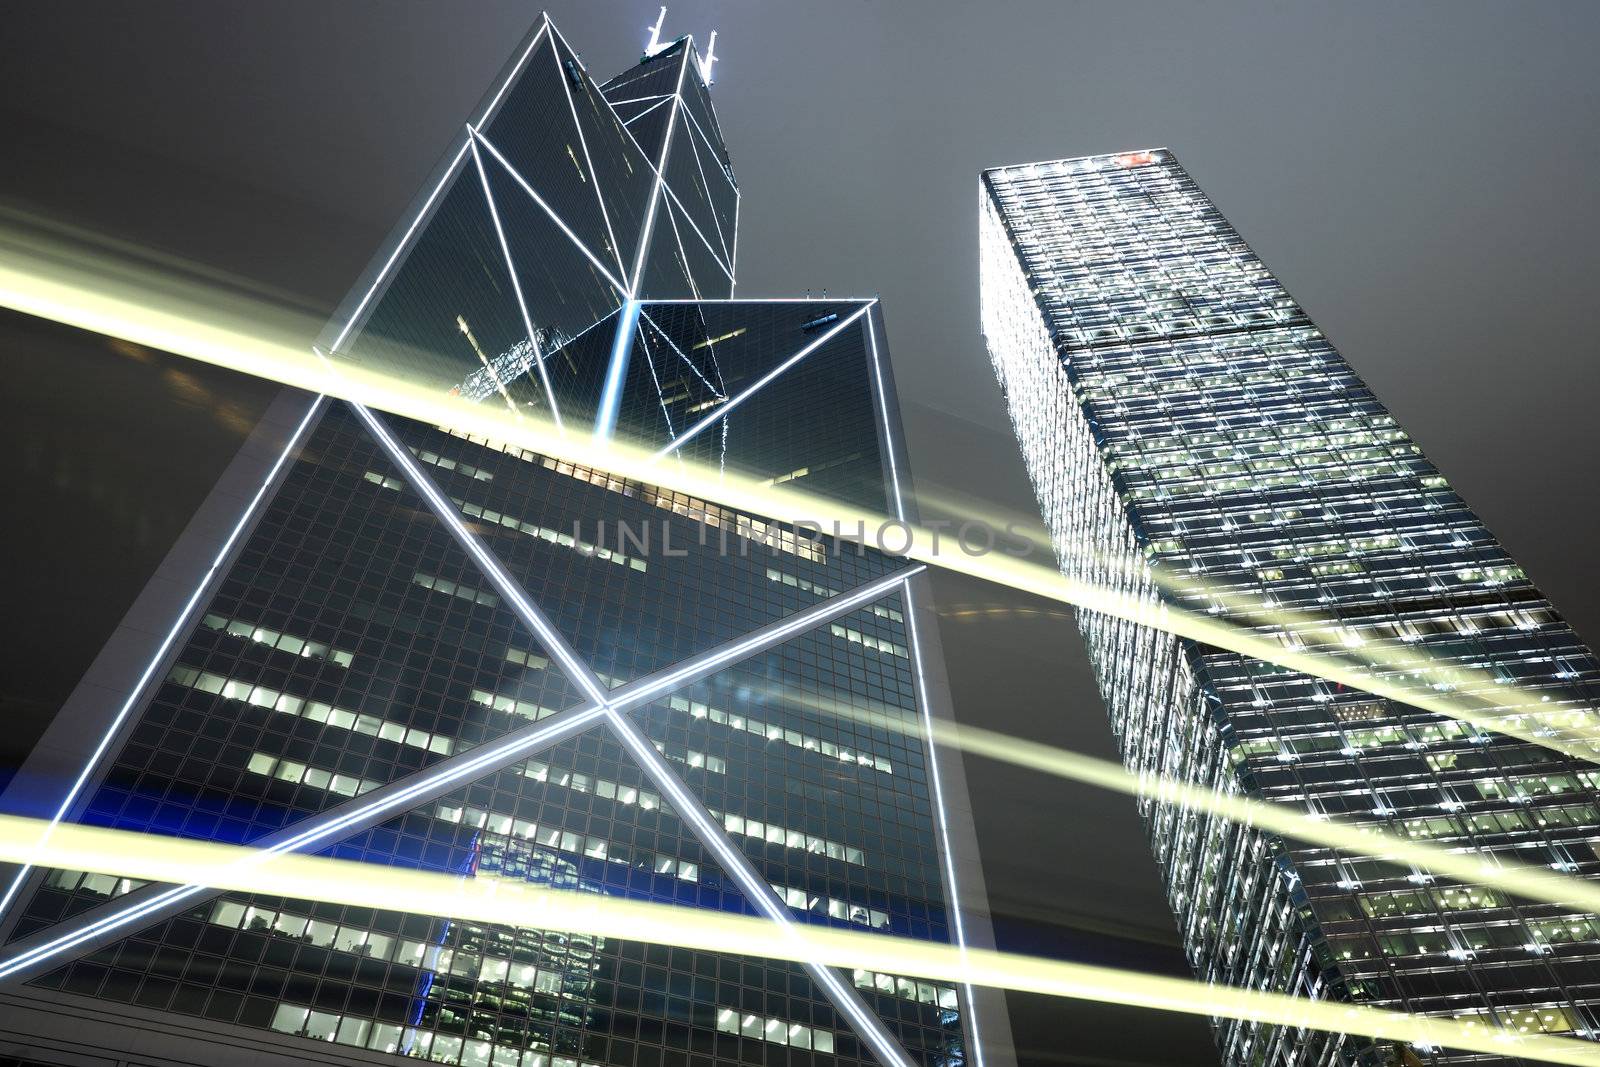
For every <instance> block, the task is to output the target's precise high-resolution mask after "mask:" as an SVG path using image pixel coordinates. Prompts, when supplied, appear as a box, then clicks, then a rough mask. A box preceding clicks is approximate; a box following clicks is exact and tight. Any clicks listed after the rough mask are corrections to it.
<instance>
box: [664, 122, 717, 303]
mask: <svg viewBox="0 0 1600 1067" xmlns="http://www.w3.org/2000/svg"><path fill="white" fill-rule="evenodd" d="M689 151H690V152H693V151H694V146H693V145H690V146H689ZM661 187H662V188H663V189H665V190H666V192H667V195H668V196H669V197H671V198H672V202H673V203H674V204H677V205H678V213H679V214H680V215H682V216H683V218H684V221H685V222H687V223H688V224H689V227H690V229H692V230H694V233H695V236H696V237H698V238H700V243H701V244H703V245H705V246H706V251H707V252H709V253H710V254H711V258H712V260H713V261H714V262H715V263H716V264H717V266H718V267H721V268H722V273H724V274H726V275H727V276H728V280H729V281H730V282H731V281H732V280H733V271H732V270H731V269H730V268H729V267H728V264H727V263H726V262H725V260H726V259H727V258H728V253H727V251H726V250H724V251H723V252H721V253H720V254H719V253H718V252H717V249H716V247H715V246H714V245H713V244H712V243H711V242H710V240H708V239H707V238H706V235H705V234H704V233H703V232H702V231H701V229H700V227H699V225H698V224H697V223H696V222H695V221H694V217H693V216H692V215H690V214H689V209H688V208H686V207H684V206H683V201H682V200H679V199H678V194H677V192H676V191H675V190H674V189H673V188H672V186H671V185H668V184H666V183H665V182H663V183H662V185H661ZM707 207H710V204H709V203H708V204H707ZM711 214H712V216H713V219H712V221H713V222H715V221H716V219H715V217H714V216H715V215H716V211H715V210H714V209H713V210H712V212H711Z"/></svg>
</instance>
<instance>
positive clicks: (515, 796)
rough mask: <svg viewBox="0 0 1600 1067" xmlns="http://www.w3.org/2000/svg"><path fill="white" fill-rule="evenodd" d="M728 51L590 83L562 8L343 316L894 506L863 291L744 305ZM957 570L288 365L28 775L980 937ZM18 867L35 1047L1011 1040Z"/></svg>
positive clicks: (815, 973) (760, 982) (409, 350)
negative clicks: (958, 684) (707, 59)
mask: <svg viewBox="0 0 1600 1067" xmlns="http://www.w3.org/2000/svg"><path fill="white" fill-rule="evenodd" d="M704 71H705V65H704V63H703V61H702V60H701V59H700V57H699V55H698V54H697V52H696V50H695V47H694V44H693V42H692V40H690V39H689V38H682V39H680V40H678V41H675V42H673V43H670V44H667V45H664V46H662V47H658V48H654V49H652V51H651V52H650V53H648V54H647V55H646V56H645V57H644V58H643V59H642V60H641V62H640V64H639V65H638V66H637V67H635V68H633V69H632V70H630V71H628V72H626V73H624V74H622V75H620V76H619V77H617V78H615V79H613V80H611V81H610V82H607V83H605V84H600V83H597V82H596V81H594V80H593V79H592V78H591V77H590V75H589V73H588V72H587V71H586V70H585V69H584V67H583V65H582V64H581V62H580V61H579V60H578V58H577V56H576V55H575V54H574V53H573V51H572V50H571V48H570V47H569V46H568V45H567V43H566V41H565V40H564V39H563V38H562V37H561V35H560V33H559V32H558V31H557V30H556V29H555V27H554V26H553V25H551V24H550V23H549V22H548V20H546V21H542V22H541V23H540V24H539V25H538V26H537V27H535V29H534V30H533V31H532V32H531V33H530V34H529V36H528V37H527V39H526V40H524V41H523V42H522V43H521V44H520V45H519V46H518V48H517V49H516V52H515V53H514V55H513V57H512V59H511V61H510V63H509V65H508V66H507V68H506V70H505V71H503V72H502V74H501V76H500V77H499V78H497V79H496V81H495V82H494V84H493V86H492V87H491V89H490V91H489V93H488V94H487V95H486V97H485V98H484V101H483V103H482V104H481V105H480V106H479V107H478V108H477V109H476V110H475V112H474V113H473V115H471V116H469V117H468V121H467V124H466V126H465V128H464V129H463V131H462V133H461V134H460V136H459V137H458V138H457V140H456V141H455V143H454V144H452V145H451V146H450V148H449V150H448V151H447V152H446V154H445V156H444V159H443V161H442V163H441V164H440V166H439V168H438V170H437V172H436V173H435V175H434V176H433V178H432V179H430V181H429V182H428V184H427V186H426V187H425V188H424V190H423V192H422V193H421V194H420V195H419V197H418V198H417V201H416V202H415V204H414V205H413V208H412V210H411V211H409V212H408V214H407V216H406V217H405V218H404V219H403V220H402V222H401V223H400V225H399V226H398V227H397V228H396V230H395V232H394V234H393V236H392V238H391V240H390V242H389V243H388V245H387V246H386V247H385V248H384V249H383V250H382V251H381V252H380V253H379V254H378V256H377V257H376V258H375V259H374V260H373V264H372V267H371V268H370V270H369V272H368V275H367V276H366V277H365V278H364V279H363V280H362V281H361V282H360V283H359V284H358V285H357V287H356V288H355V290H354V291H353V292H352V294H351V296H350V298H349V300H348V301H347V303H346V305H345V307H344V308H343V309H342V310H341V312H340V313H339V315H338V316H337V317H336V319H335V321H334V322H333V324H332V325H330V327H329V328H328V331H327V333H326V334H325V336H324V337H323V338H322V339H321V340H320V342H319V345H318V349H319V351H321V352H322V353H323V354H324V355H325V356H326V357H327V358H328V359H330V360H333V361H335V362H339V361H346V362H349V363H353V364H357V365H360V366H364V367H379V368H382V369H385V370H388V371H390V372H395V373H403V374H404V375H405V376H406V377H407V378H408V379H409V380H410V381H412V382H414V383H419V384H422V385H425V386H428V387H431V388H435V389H438V390H440V391H441V392H445V391H450V392H455V393H457V394H460V395H463V396H465V397H467V398H468V399H471V400H475V401H477V402H479V403H481V404H488V405H495V406H500V407H508V408H509V409H510V411H511V412H513V413H514V414H515V415H516V416H517V417H520V418H529V417H533V416H535V415H537V416H540V417H544V418H548V419H550V420H552V421H555V422H558V423H560V424H561V425H563V426H564V427H565V428H566V432H567V433H569V434H583V435H589V434H591V433H597V434H601V435H605V436H612V435H614V436H616V437H619V438H625V439H627V440H629V441H630V442H632V443H634V444H638V445H644V446H647V447H651V448H654V449H657V450H658V451H659V453H660V455H661V456H662V458H663V461H664V462H674V461H675V457H684V458H689V459H694V460H697V461H700V462H704V463H708V464H721V465H723V466H725V467H731V468H736V469H738V470H740V471H742V472H744V473H747V474H751V475H753V476H756V477H760V478H766V479H771V480H773V481H797V482H801V483H802V484H803V485H805V486H806V487H807V488H809V489H811V490H812V491H814V492H817V493H823V494H832V495H834V496H836V497H839V498H841V499H846V500H850V501H852V502H854V503H858V504H864V505H866V506H870V507H872V508H875V509H881V510H884V511H888V512H891V513H892V512H896V511H899V510H902V509H903V508H904V507H905V503H904V501H903V498H902V488H901V484H900V478H901V476H902V475H901V472H903V471H904V470H905V469H906V465H905V456H904V455H903V453H901V452H900V451H899V449H900V445H899V442H898V439H897V427H898V418H897V416H896V412H895V402H894V399H893V393H892V379H891V376H890V373H889V369H888V367H887V355H886V351H885V350H884V347H883V340H882V331H883V324H882V319H881V312H880V311H879V310H878V308H877V302H876V300H874V299H870V298H868V299H854V300H832V301H811V300H786V299H776V300H735V299H733V279H734V249H735V243H736V237H735V235H736V227H737V222H738V195H739V194H738V188H737V185H736V184H735V182H734V178H733V172H732V169H731V165H730V163H729V159H728V154H727V151H726V149H725V147H724V146H723V143H722V135H721V132H720V129H719V127H718V122H717V118H716V113H715V110H714V108H713V107H712V104H711V99H710V96H709V93H708V91H707V85H706V83H705V80H704V77H703V74H704ZM622 527H626V529H627V531H628V534H627V535H626V536H624V535H621V534H620V533H619V530H620V529H621V528H622ZM924 582H925V579H924V578H923V577H922V575H921V569H920V568H919V567H915V566H908V565H907V564H906V563H905V562H904V561H903V560H899V559H895V558H892V557H888V556H885V555H882V554H880V553H875V552H872V551H870V550H868V551H858V550H857V549H856V548H855V547H854V546H850V547H845V546H843V545H841V544H839V543H837V542H835V541H832V540H829V539H826V538H817V537H813V536H809V535H808V534H806V533H805V532H804V531H800V530H796V529H793V528H789V527H785V526H782V525H780V524H777V523H774V522H771V521H769V520H767V519H765V518H763V517H762V516H758V515H748V514H744V513H740V512H737V511H735V510H732V509H729V508H727V507H724V506H722V505H720V504H718V503H716V502H714V501H709V500H698V499H692V498H690V497H687V496H685V495H683V494H681V493H676V492H672V491H668V490H665V489H661V488H658V487H656V486H653V485H649V484H645V483H641V482H635V481H628V480H623V479H619V478H617V477H614V476H612V475H609V474H607V473H606V472H604V471H600V470H593V469H588V468H584V467H582V466H575V465H573V464H572V463H569V462H566V461H564V460H558V459H555V458H552V457H548V456H542V455H537V454H534V453H531V452H528V451H526V450H524V449H521V448H518V447H515V446H513V445H509V444H506V443H504V442H498V441H494V440H487V439H485V438H484V437H483V436H482V435H481V434H476V433H474V432H473V429H472V427H470V426H465V427H456V428H453V429H444V428H440V427H436V426H428V425H423V424H420V423H417V422H413V421H407V420H402V419H395V418H390V417H387V416H383V415H380V414H378V413H376V412H373V411H371V410H369V409H367V408H365V407H363V406H361V405H358V404H343V403H335V402H331V401H327V400H325V399H324V398H320V397H318V398H312V397H309V396H304V395H301V394H294V393H288V394H285V396H284V397H283V398H282V400H280V402H279V404H278V405H277V407H276V408H275V409H274V410H273V411H272V412H271V413H269V417H268V418H267V420H266V421H265V422H264V423H263V425H262V428H261V429H260V430H259V431H258V433H257V434H256V436H255V437H254V438H252V440H251V442H250V443H249V444H248V445H247V447H246V448H245V450H244V451H243V452H241V454H240V457H239V458H238V460H237V461H236V462H235V463H234V465H233V467H232V468H231V469H230V471H229V474H228V476H227V478H226V479H225V480H224V483H223V484H222V485H220V486H219V487H218V490H217V491H216V492H215V493H214V494H213V495H212V497H211V499H210V500H208V502H207V504H206V505H205V507H204V509H203V510H202V512H201V513H200V515H199V516H198V517H197V519H196V522H195V524H194V526H193V527H191V529H190V531H189V532H188V533H187V534H186V535H185V538H184V540H183V542H181V543H180V544H179V545H178V546H177V548H175V549H174V551H173V554H172V556H171V557H169V559H168V560H167V563H166V565H165V566H164V568H163V570H162V572H161V574H160V575H158V576H157V578H156V579H155V580H154V581H153V582H152V584H151V586H150V587H149V588H148V589H147V590H146V592H145V594H144V595H143V596H142V597H141V598H140V600H139V603H138V604H136V606H135V608H134V609H133V611H132V612H131V613H130V615H129V618H128V620H127V622H126V623H125V625H124V627H123V628H122V629H121V630H120V631H119V632H118V635H117V637H116V638H115V639H114V640H113V642H112V644H111V646H109V647H108V648H107V650H106V652H105V653H103V654H102V656H101V657H100V658H99V660H97V661H96V664H95V667H94V669H93V670H92V671H91V673H90V676H89V677H88V678H86V679H85V681H84V684H83V685H82V686H80V687H79V690H78V691H77V692H76V693H75V694H74V696H73V698H72V701H71V703H70V704H69V706H68V707H67V708H66V709H64V711H63V713H62V715H61V716H60V718H59V720H58V721H57V722H56V724H55V725H54V726H53V727H52V729H51V731H50V733H49V735H48V736H47V737H46V738H45V740H44V742H43V743H42V744H41V746H40V748H39V751H38V753H37V754H36V756H35V758H34V759H32V760H31V761H30V763H29V764H28V766H27V767H26V768H24V771H23V773H22V774H20V775H19V776H18V779H17V781H16V784H15V785H14V787H13V789H12V790H11V792H10V793H9V794H8V800H9V802H10V807H11V808H12V809H13V810H18V809H22V810H31V811H32V812H33V813H37V814H42V815H45V816H48V817H52V818H61V819H67V820H71V821H79V822H86V823H90V824H94V825H101V826H111V827H118V828H123V829H128V830H136V831H142V832H150V833H159V834H168V835H178V836H184V837H198V838H205V839H215V840H224V841H228V842H244V843H249V844H252V845H256V846H259V847H262V848H277V849H284V850H288V849H297V850H305V851H312V852H318V851H320V852H325V853H329V854H332V855H337V856H343V857H347V858H353V859H360V860H363V861H365V862H368V863H373V864H390V865H398V866H406V867H421V868H425V869H429V870H436V871H450V872H461V873H463V874H467V875H471V876H474V877H490V876H493V877H499V878H517V879H527V880H530V881H534V882H539V883H545V884H552V885H559V886H565V887H569V888H571V889H573V890H576V891H587V892H594V893H609V894H618V895H626V896H630V897H636V898H645V899H653V900H660V901H670V902H675V903H677V904H679V905H682V906H684V907H685V908H711V909H720V910H725V911H732V912H744V913H748V914H753V915H756V916H760V917H764V918H766V919H768V920H770V921H771V922H773V923H775V924H780V925H783V924H792V923H818V924H825V925H834V926H839V927H842V928H849V929H855V930H861V931H881V932H892V933H896V934H900V935H905V936H910V937H916V938H923V939H928V940H937V941H960V940H962V939H963V937H964V936H966V935H967V934H968V933H969V932H971V933H973V934H974V936H975V937H977V939H978V940H979V941H980V942H981V941H982V939H983V936H984V934H983V930H984V927H985V925H986V920H985V919H984V917H983V915H982V913H981V908H979V909H977V910H969V909H967V908H964V907H963V906H962V904H963V903H969V904H970V903H972V902H973V900H974V899H975V898H973V897H972V896H971V894H974V893H976V892H978V890H979V888H980V886H979V884H978V883H977V881H976V880H975V878H973V877H970V875H971V873H972V869H973V866H974V864H973V855H972V842H971V828H970V821H969V820H968V819H967V818H966V817H965V816H964V814H963V813H964V811H965V805H964V803H963V802H962V798H963V797H964V786H963V785H962V783H961V781H960V776H959V765H958V764H953V763H949V762H947V761H946V760H945V759H944V757H942V756H936V755H935V754H934V753H933V752H932V751H931V749H930V747H929V746H928V745H927V743H926V738H927V737H928V736H929V732H930V724H931V720H930V718H929V717H930V716H933V715H942V714H946V713H947V708H946V707H945V703H944V701H945V698H944V697H943V696H942V695H941V694H942V691H943V683H942V680H941V677H942V676H941V670H940V667H939V659H938V656H939V652H938V647H937V635H936V633H935V629H934V625H933V620H932V616H931V613H930V609H929V607H928V595H927V591H926V589H925V588H924V587H923V585H924ZM841 711H842V712H843V714H841ZM7 885H8V886H9V888H8V889H7V891H6V894H5V901H4V902H5V904H6V905H7V909H6V914H5V925H4V929H3V931H0V981H3V982H5V983H6V984H5V986H4V988H3V990H0V1029H3V1030H4V1032H5V1033H6V1034H7V1035H9V1036H7V1037H6V1038H5V1039H4V1043H0V1052H4V1053H6V1054H18V1055H25V1056H28V1057H31V1058H33V1059H36V1060H40V1061H44V1062H79V1061H78V1060H75V1059H72V1057H73V1056H78V1057H82V1056H85V1055H88V1056H93V1057H99V1058H100V1059H102V1060H103V1059H111V1060H114V1061H115V1060H121V1059H123V1058H125V1057H129V1056H132V1057H134V1058H136V1059H137V1060H138V1061H139V1062H140V1063H142V1064H143V1063H151V1064H154V1063H175V1062H184V1063H197V1062H200V1063H218V1062H231V1061H234V1060H237V1059H239V1058H240V1057H243V1056H246V1055H248V1056H249V1057H250V1058H251V1061H252V1062H259V1063H272V1064H278V1063H284V1064H287V1063H291V1062H292V1063H302V1062H307V1061H313V1062H327V1063H375V1062H389V1061H390V1060H391V1058H392V1057H394V1056H397V1055H398V1056H406V1057H416V1058H423V1059H428V1060H432V1061H435V1062H442V1063H452V1064H461V1065H464V1067H491V1065H492V1067H502V1065H506V1064H512V1065H519V1067H579V1065H583V1067H600V1065H616V1067H623V1065H635V1064H637V1065H650V1067H656V1065H677V1064H688V1063H690V1062H694V1063H708V1062H715V1063H752V1064H761V1063H769V1062H774V1061H775V1060H776V1059H781V1060H783V1061H784V1062H789V1063H794V1064H810V1063H817V1064H832V1063H849V1064H855V1063H885V1064H894V1065H903V1064H928V1065H954V1064H964V1063H978V1062H983V1057H982V1055H981V1052H980V1049H981V1045H980V1041H979V1038H980V1037H982V1038H984V1039H986V1040H993V1038H992V1037H991V1036H990V1034H987V1033H982V1030H983V1026H989V1025H990V1023H989V1020H984V1024H983V1026H980V1024H979V1022H978V1020H977V1019H976V1018H975V1013H974V1012H973V1010H971V1003H970V1000H969V996H970V993H969V992H968V991H964V990H957V989H954V988H951V987H948V986H944V985H939V984H936V983H928V982H919V981H914V980H911V979H908V978H905V977H903V976H896V975H886V974H877V973H873V972H868V971H856V972H854V973H843V972H835V971H833V970H831V969H828V968H825V967H820V966H800V965H791V964H786V963H780V962H772V961H766V960H762V959H757V958H746V957H733V956H724V955H716V954H711V953H702V952H689V951H683V950H677V949H671V948H667V947H662V946H656V945H647V944H639V943H632V942H625V941H617V940H615V939H610V938H592V937H571V936H565V935H562V934H560V933H555V932H548V931H543V932H541V931H530V930H522V929H509V928H501V927H494V926H490V925H483V924H474V923H467V922H459V921H446V920H443V919H440V918H437V917H433V916H429V915H419V914H413V913H410V912H407V911H406V910H405V907H404V904H405V902H404V901H394V900H387V899H374V900H373V902H372V905H371V906H370V907H347V906H333V905H328V904H323V903H319V902H316V901H305V900H285V899H281V898H271V897H266V896H263V895H260V894H247V893H219V892H215V891H212V890H209V889H206V888H204V887H200V886H165V885H154V884H148V885H139V884H135V883H131V882H128V881H126V880H123V881H118V880H116V879H109V878H104V877H101V876H98V875H93V874H84V873H82V872H78V871H69V870H42V869H28V870H22V871H18V872H13V874H12V876H10V877H8V878H7ZM958 886H959V893H960V894H967V895H965V896H958V890H957V887H958ZM1003 1032H1004V1023H1003V1020H1001V1019H998V1018H997V1019H995V1020H994V1021H993V1023H992V1033H994V1034H1003ZM1001 1044H1002V1045H1003V1041H1002V1042H1001Z"/></svg>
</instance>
